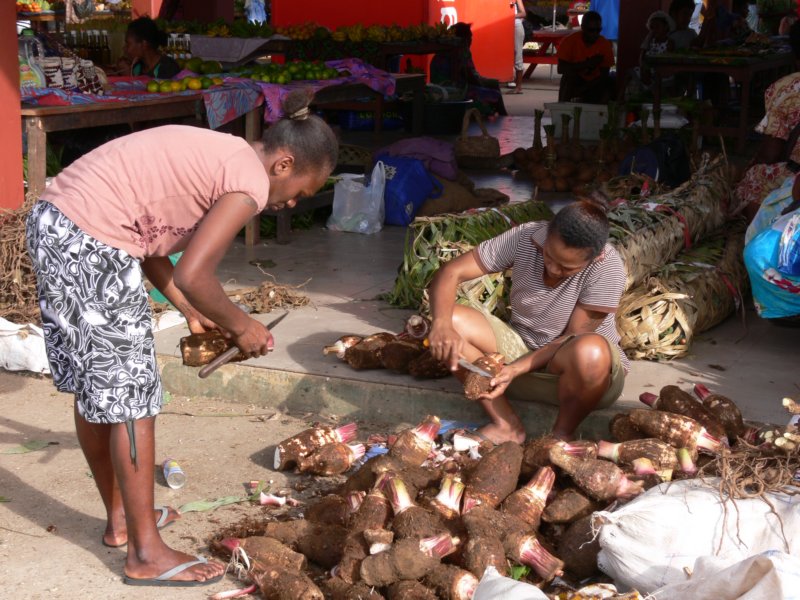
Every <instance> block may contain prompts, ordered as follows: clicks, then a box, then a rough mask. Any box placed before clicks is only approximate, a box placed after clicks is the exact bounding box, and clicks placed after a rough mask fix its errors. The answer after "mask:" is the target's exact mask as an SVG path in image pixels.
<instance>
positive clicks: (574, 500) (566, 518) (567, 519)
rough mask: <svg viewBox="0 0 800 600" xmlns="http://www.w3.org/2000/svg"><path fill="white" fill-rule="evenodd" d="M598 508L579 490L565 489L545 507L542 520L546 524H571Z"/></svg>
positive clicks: (598, 508)
mask: <svg viewBox="0 0 800 600" xmlns="http://www.w3.org/2000/svg"><path fill="white" fill-rule="evenodd" d="M600 508H601V507H600V505H599V504H597V503H596V502H594V501H592V500H590V499H589V498H588V497H587V496H586V495H584V494H583V493H582V492H581V491H580V490H577V489H575V488H567V489H565V490H562V491H560V492H559V493H558V494H557V495H556V497H555V498H553V500H551V501H550V503H549V504H548V505H547V506H546V507H545V509H544V512H543V513H542V520H543V521H545V522H546V523H572V522H573V521H577V520H578V519H580V518H582V517H585V516H586V515H590V514H592V513H593V512H594V511H596V510H600Z"/></svg>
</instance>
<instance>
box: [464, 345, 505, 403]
mask: <svg viewBox="0 0 800 600" xmlns="http://www.w3.org/2000/svg"><path fill="white" fill-rule="evenodd" d="M504 361H505V358H504V357H503V355H502V354H498V353H496V352H495V353H492V354H488V355H486V356H481V357H480V358H478V359H476V360H474V361H473V362H472V364H473V365H475V366H476V367H479V368H481V369H483V370H484V371H487V372H489V373H491V374H492V376H494V375H497V374H498V373H499V372H500V371H501V370H502V369H503V363H504ZM491 381H492V380H491V378H489V377H484V376H483V375H479V374H478V373H473V372H472V371H468V372H467V375H466V377H465V378H464V395H465V396H466V397H467V400H477V399H478V398H479V397H480V396H481V394H485V393H486V392H488V391H489V390H490V389H492V386H491V385H489V384H490V382H491Z"/></svg>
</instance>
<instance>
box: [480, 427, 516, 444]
mask: <svg viewBox="0 0 800 600" xmlns="http://www.w3.org/2000/svg"><path fill="white" fill-rule="evenodd" d="M478 433H479V434H481V435H482V436H483V437H485V438H486V439H487V440H489V441H491V442H493V443H495V444H502V443H503V442H517V443H518V444H522V443H524V442H525V429H524V428H523V427H522V425H520V426H519V427H510V426H509V427H502V426H500V425H497V424H496V423H489V424H488V425H484V426H483V427H481V428H480V429H478Z"/></svg>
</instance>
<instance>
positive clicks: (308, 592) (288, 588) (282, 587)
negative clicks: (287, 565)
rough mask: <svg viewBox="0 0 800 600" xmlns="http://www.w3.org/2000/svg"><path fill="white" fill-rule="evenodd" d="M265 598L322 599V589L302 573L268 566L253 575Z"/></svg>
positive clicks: (286, 599) (289, 599)
mask: <svg viewBox="0 0 800 600" xmlns="http://www.w3.org/2000/svg"><path fill="white" fill-rule="evenodd" d="M254 578H255V581H256V584H258V587H259V588H260V589H261V594H262V595H263V596H264V598H265V600H324V598H325V596H324V595H323V594H322V591H320V589H319V588H318V587H317V586H316V585H314V582H313V581H311V580H310V579H309V578H308V577H307V576H306V575H304V574H303V573H294V572H292V571H286V570H285V569H281V568H274V567H269V568H267V569H265V570H264V571H262V572H260V573H256V575H255V577H254Z"/></svg>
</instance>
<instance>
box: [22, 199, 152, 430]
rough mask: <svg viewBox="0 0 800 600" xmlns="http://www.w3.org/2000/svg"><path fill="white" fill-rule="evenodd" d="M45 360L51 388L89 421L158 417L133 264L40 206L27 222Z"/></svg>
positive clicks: (143, 297)
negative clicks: (66, 395) (68, 394)
mask: <svg viewBox="0 0 800 600" xmlns="http://www.w3.org/2000/svg"><path fill="white" fill-rule="evenodd" d="M27 238H28V239H27V241H28V253H29V254H30V256H31V260H32V261H33V268H34V271H35V273H36V282H37V286H36V287H37V291H38V294H39V307H40V308H41V311H42V325H43V328H44V333H45V343H46V346H47V358H48V361H49V362H50V370H51V371H52V373H53V380H54V382H55V385H56V388H58V389H59V390H60V391H62V392H71V393H74V394H75V399H76V402H77V407H78V412H79V413H80V415H81V416H82V417H83V418H84V419H86V420H87V421H89V422H90V423H106V424H108V423H125V422H129V421H132V420H134V419H143V418H146V417H152V416H155V415H156V414H158V412H159V410H160V408H161V395H162V390H161V379H160V377H159V374H158V369H157V366H156V354H155V348H154V340H153V332H152V330H151V327H150V323H151V313H150V306H149V303H148V301H147V293H146V291H145V288H144V282H143V280H142V270H141V268H140V266H139V262H138V261H137V260H136V259H135V258H133V257H131V256H130V255H129V254H127V253H126V252H124V251H123V250H118V249H116V248H112V247H110V246H107V245H106V244H104V243H102V242H100V241H98V240H96V239H94V238H93V237H92V236H90V235H88V234H87V233H84V232H83V231H81V229H80V228H79V227H78V226H77V225H75V223H73V222H72V221H70V220H69V219H68V218H67V217H66V216H64V215H63V214H62V213H61V211H59V210H58V209H57V208H56V207H55V206H53V205H52V204H50V203H48V202H43V201H40V202H38V203H37V204H36V205H34V207H33V208H32V209H31V213H30V216H29V217H28V221H27Z"/></svg>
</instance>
